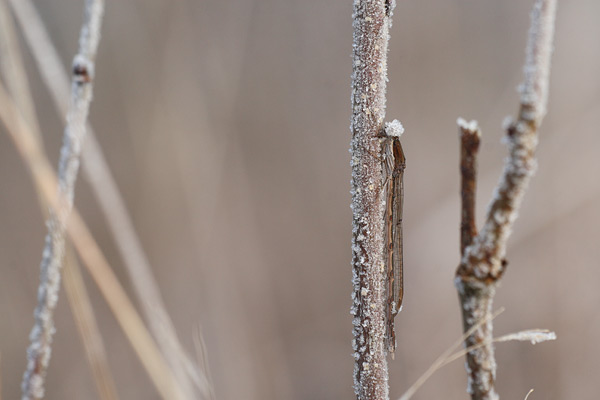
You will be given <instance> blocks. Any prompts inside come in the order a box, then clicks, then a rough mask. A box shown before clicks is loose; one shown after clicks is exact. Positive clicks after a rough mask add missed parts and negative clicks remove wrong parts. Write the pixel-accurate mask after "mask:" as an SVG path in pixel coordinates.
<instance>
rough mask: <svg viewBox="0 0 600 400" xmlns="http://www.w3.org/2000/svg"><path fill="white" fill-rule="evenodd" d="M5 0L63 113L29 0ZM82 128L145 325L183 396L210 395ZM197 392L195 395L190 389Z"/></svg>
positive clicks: (91, 138)
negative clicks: (148, 327) (171, 371)
mask: <svg viewBox="0 0 600 400" xmlns="http://www.w3.org/2000/svg"><path fill="white" fill-rule="evenodd" d="M9 1H10V3H11V6H12V8H13V11H14V13H15V16H16V18H17V21H18V22H19V24H20V27H21V29H22V30H23V34H24V37H25V40H26V42H27V44H28V45H29V48H30V49H31V52H32V54H33V57H34V60H35V61H36V63H37V65H38V70H39V72H40V75H41V77H42V80H43V82H44V84H45V85H46V86H47V88H48V90H49V92H50V95H51V97H52V100H53V102H54V106H55V108H56V110H57V112H58V113H59V114H60V115H64V114H65V113H66V109H67V106H68V92H67V90H66V88H67V87H68V77H67V74H66V72H65V68H64V67H63V65H62V62H61V60H60V58H59V56H58V53H57V51H56V49H55V47H54V45H53V43H52V42H51V41H50V36H49V35H48V33H47V31H46V28H45V26H44V24H43V22H42V19H41V18H40V16H39V14H38V13H37V11H36V9H35V7H34V6H33V4H32V3H31V1H30V0H9ZM87 131H88V134H87V138H86V141H87V142H86V145H85V146H84V148H83V160H82V161H83V172H84V174H85V176H86V178H87V179H88V181H89V182H90V185H91V187H92V190H93V191H94V194H95V196H96V198H97V199H98V203H99V205H100V208H101V210H102V212H103V213H104V216H105V218H106V220H107V222H108V226H109V228H110V231H111V234H112V237H113V238H114V239H115V244H116V245H117V249H118V250H119V253H120V255H121V257H122V258H123V260H124V263H125V267H126V268H127V272H128V274H129V279H130V282H131V283H132V286H133V289H134V290H135V293H136V295H137V297H138V299H139V300H140V305H141V306H142V311H143V312H144V315H145V317H146V320H147V321H148V323H149V325H150V329H151V330H152V333H153V335H154V337H155V339H156V340H157V342H158V345H159V346H160V348H161V351H162V353H163V356H164V357H165V358H166V359H167V361H168V362H169V365H170V367H171V369H172V370H173V372H174V373H175V375H176V376H177V379H178V381H179V383H180V386H181V387H182V388H183V389H184V390H185V391H186V393H187V396H188V397H189V398H196V397H197V396H201V397H202V398H208V399H210V398H213V396H214V394H213V393H212V387H211V384H210V383H209V381H208V379H207V378H206V374H204V373H202V372H201V371H200V369H199V368H198V367H197V365H196V364H195V363H194V362H193V361H192V359H191V358H190V357H189V355H188V354H187V353H186V351H185V349H184V348H183V346H182V345H181V343H180V341H179V339H178V337H177V333H176V332H175V327H174V325H173V322H172V320H171V318H170V317H169V314H168V312H167V310H166V306H165V304H164V301H163V299H162V295H161V294H160V289H159V287H158V284H157V283H156V280H155V278H154V276H153V273H152V268H151V266H150V263H149V261H148V258H147V257H146V254H145V252H144V250H143V248H142V245H141V243H140V240H139V238H138V236H137V234H136V232H135V228H134V226H133V222H132V220H131V217H130V215H129V213H128V211H127V207H126V206H125V201H124V200H123V198H122V196H121V194H120V192H119V189H118V187H117V184H116V182H115V179H114V178H113V176H112V174H111V172H110V169H109V167H108V163H107V161H106V159H105V157H104V155H103V153H102V149H101V148H100V145H99V143H98V141H97V139H96V135H95V133H94V131H93V129H92V127H91V125H90V124H89V123H88V124H87ZM197 391H199V392H200V393H196V392H197Z"/></svg>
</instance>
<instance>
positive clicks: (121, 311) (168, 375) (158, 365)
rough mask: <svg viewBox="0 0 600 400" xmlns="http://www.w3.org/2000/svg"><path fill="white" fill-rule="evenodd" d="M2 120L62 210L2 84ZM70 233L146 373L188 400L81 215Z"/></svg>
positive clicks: (162, 389)
mask: <svg viewBox="0 0 600 400" xmlns="http://www.w3.org/2000/svg"><path fill="white" fill-rule="evenodd" d="M0 119H1V120H2V121H3V123H4V125H5V126H6V128H7V132H8V133H9V134H10V137H11V139H12V140H13V141H14V142H15V145H16V146H17V149H18V150H19V153H20V154H21V156H22V157H23V159H24V160H25V163H26V164H27V166H28V168H29V169H30V172H31V174H32V177H33V179H34V182H35V184H36V186H37V187H38V188H39V190H40V192H41V193H42V194H43V195H44V197H45V198H46V200H47V201H48V203H49V204H50V206H51V207H52V209H55V210H56V209H60V208H61V206H62V204H63V203H64V202H65V201H66V200H65V199H64V198H62V197H61V196H58V197H57V193H56V187H57V185H58V179H57V177H56V174H55V173H54V171H53V169H52V166H51V164H50V162H49V161H48V159H47V158H46V156H45V154H44V153H43V151H42V149H41V148H40V147H39V144H38V143H39V142H38V141H37V140H36V139H35V137H34V136H33V134H32V133H31V130H30V128H29V127H28V125H27V123H26V121H25V120H24V118H23V116H22V115H21V114H20V112H19V110H18V109H17V108H16V107H15V105H14V104H13V103H12V101H11V99H10V98H9V97H8V95H7V94H6V91H5V89H4V87H3V86H1V85H0ZM66 228H67V233H68V234H69V236H70V238H71V239H72V241H73V243H74V245H75V247H76V249H77V251H78V252H79V254H80V256H81V258H82V260H83V261H84V264H85V265H86V267H87V269H88V271H89V272H90V274H91V275H92V277H93V278H94V280H95V281H96V283H97V284H98V287H99V288H100V290H101V292H102V295H103V296H104V298H105V299H106V301H107V303H108V305H109V307H110V308H111V310H112V312H113V313H114V315H115V317H116V318H117V321H118V322H119V324H120V325H121V327H122V329H123V331H124V332H125V334H126V336H127V338H128V339H129V341H130V343H131V344H132V347H133V349H134V350H135V351H136V353H137V355H138V357H139V358H140V360H141V362H142V364H143V366H144V367H145V369H146V371H147V372H148V374H149V375H150V377H151V378H152V382H153V383H154V385H155V386H156V388H157V390H158V391H159V393H160V394H161V395H162V397H163V398H165V399H169V400H171V399H185V396H184V394H183V392H182V391H181V389H180V388H179V386H178V385H177V383H176V381H175V379H174V377H173V374H172V372H171V370H170V369H169V368H168V366H167V365H166V363H165V361H164V359H163V358H162V355H161V353H160V352H159V351H158V349H157V347H156V344H155V343H154V341H153V339H152V337H151V336H150V334H149V333H148V331H147V330H146V328H145V326H144V323H143V321H142V319H141V318H140V316H139V314H138V313H137V312H136V310H135V308H134V306H133V304H132V303H131V301H130V300H129V298H128V297H127V295H126V293H125V291H124V290H123V288H122V286H121V284H120V283H119V281H118V279H117V277H116V276H115V274H114V272H113V271H112V269H111V268H110V265H109V264H108V262H107V261H106V258H105V257H104V255H103V254H102V252H101V250H100V248H99V247H98V245H97V244H96V242H95V241H94V239H93V237H92V235H91V233H90V232H89V230H88V228H87V226H86V225H85V223H84V222H83V220H82V218H81V217H80V215H79V213H78V212H77V211H76V210H73V212H72V213H71V216H70V219H69V222H68V224H67V227H66Z"/></svg>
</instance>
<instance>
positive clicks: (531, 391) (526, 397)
mask: <svg viewBox="0 0 600 400" xmlns="http://www.w3.org/2000/svg"><path fill="white" fill-rule="evenodd" d="M531 393H533V389H531V390H530V391H529V392H527V395H526V396H525V400H527V399H528V398H529V395H530V394H531Z"/></svg>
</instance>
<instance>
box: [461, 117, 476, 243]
mask: <svg viewBox="0 0 600 400" xmlns="http://www.w3.org/2000/svg"><path fill="white" fill-rule="evenodd" d="M457 123H458V127H459V128H460V142H461V146H460V149H461V151H460V172H461V174H460V175H461V190H460V194H461V199H462V216H461V223H460V252H461V254H462V255H464V253H465V249H466V248H467V246H469V245H470V244H471V242H472V241H473V238H474V237H475V236H476V235H477V225H476V222H475V194H476V192H477V190H476V188H477V152H478V151H479V142H480V139H481V130H480V129H479V126H478V125H477V121H471V122H467V121H465V120H464V119H462V118H459V119H458V121H457Z"/></svg>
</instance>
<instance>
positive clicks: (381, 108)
mask: <svg viewBox="0 0 600 400" xmlns="http://www.w3.org/2000/svg"><path fill="white" fill-rule="evenodd" d="M393 6H394V2H393V1H390V0H371V1H368V0H355V1H354V13H353V16H352V18H353V27H354V42H353V69H352V123H351V126H350V129H351V131H352V139H351V142H350V152H351V166H352V189H351V193H352V211H353V226H352V271H353V277H352V282H353V285H354V291H353V293H352V300H353V304H352V310H351V313H352V315H353V316H354V319H353V326H354V328H353V334H354V340H353V347H354V391H355V393H356V397H357V399H359V400H363V399H377V400H386V399H388V397H389V388H388V366H387V360H386V349H385V346H384V343H385V338H386V325H385V321H386V314H385V308H386V300H387V298H386V295H385V292H386V290H385V287H386V285H385V280H386V274H385V271H384V270H385V267H384V264H385V262H384V257H383V251H384V235H383V231H384V208H385V199H384V196H383V194H382V183H383V177H382V167H381V162H380V160H379V159H378V157H377V156H376V155H378V154H380V153H381V143H380V139H379V138H380V137H381V134H382V129H383V122H384V118H385V105H386V97H385V91H386V81H387V50H388V41H389V29H390V26H391V23H392V19H391V17H392V8H393ZM374 155H375V156H374Z"/></svg>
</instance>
